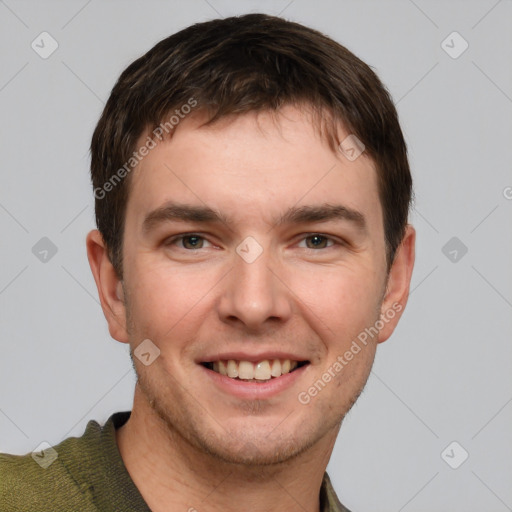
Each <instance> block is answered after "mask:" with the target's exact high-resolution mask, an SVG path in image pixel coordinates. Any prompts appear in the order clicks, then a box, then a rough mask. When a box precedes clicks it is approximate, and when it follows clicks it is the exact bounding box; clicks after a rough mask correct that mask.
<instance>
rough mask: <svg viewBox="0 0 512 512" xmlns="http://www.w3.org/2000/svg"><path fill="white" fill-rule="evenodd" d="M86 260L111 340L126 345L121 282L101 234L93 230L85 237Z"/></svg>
mask: <svg viewBox="0 0 512 512" xmlns="http://www.w3.org/2000/svg"><path fill="white" fill-rule="evenodd" d="M86 246H87V258H88V260H89V265H90V267H91V271H92V274H93V276H94V281H95V282H96V288H97V289H98V296H99V299H100V303H101V308H102V310H103V314H104V315H105V318H106V320H107V323H108V329H109V332H110V335H111V336H112V338H114V339H116V340H117V341H120V342H122V343H128V341H129V338H128V332H127V329H126V309H125V305H124V291H123V286H122V282H121V281H120V280H119V278H118V277H117V273H116V271H115V269H114V267H113V266H112V263H111V262H110V259H109V257H108V250H107V247H106V244H105V242H104V240H103V237H102V236H101V233H100V232H99V231H98V230H97V229H94V230H92V231H91V232H89V234H88V235H87V238H86Z"/></svg>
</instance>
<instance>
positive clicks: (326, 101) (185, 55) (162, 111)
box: [91, 14, 413, 278]
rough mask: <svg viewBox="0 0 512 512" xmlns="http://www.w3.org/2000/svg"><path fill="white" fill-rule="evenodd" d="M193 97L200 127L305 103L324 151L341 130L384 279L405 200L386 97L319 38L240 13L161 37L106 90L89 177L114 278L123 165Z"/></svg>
mask: <svg viewBox="0 0 512 512" xmlns="http://www.w3.org/2000/svg"><path fill="white" fill-rule="evenodd" d="M191 98H194V100H193V101H195V102H197V105H198V107H197V109H198V110H201V111H203V112H206V113H207V114H208V121H207V123H205V124H210V123H214V122H215V121H217V120H218V119H220V118H222V117H225V116H229V115H237V114H243V113H247V112H249V111H262V110H271V111H277V110H278V109H279V108H280V107H281V106H283V105H285V104H286V105H290V104H293V105H306V106H308V107H311V109H312V111H313V113H314V114H315V124H316V125H318V128H319V130H320V132H321V134H322V135H323V136H325V137H326V139H327V141H328V143H329V146H330V147H331V149H333V150H335V149H336V147H337V146H338V145H339V143H340V141H339V140H337V133H338V130H337V127H338V126H339V125H340V123H341V124H342V126H344V127H345V128H346V129H347V130H349V132H350V133H351V134H354V135H355V136H356V137H357V138H358V139H360V140H361V141H362V142H363V143H364V145H365V151H366V152H367V154H368V155H369V156H370V157H371V158H372V160H373V161H374V162H375V165H376V168H377V174H378V187H379V197H380V201H381V205H382V210H383V216H384V235H385V242H386V261H387V268H388V272H389V269H390V268H391V265H392V263H393V260H394V256H395V253H396V250H397V248H398V246H399V245H400V243H401V241H402V239H403V237H404V235H405V229H406V226H407V219H408V213H409V208H410V204H411V202H412V196H413V191H412V178H411V173H410V170H409V163H408V160H407V148H406V144H405V141H404V137H403V134H402V131H401V129H400V125H399V122H398V115H397V112H396V109H395V106H394V104H393V101H392V99H391V97H390V95H389V93H388V92H387V90H386V88H385V87H384V85H383V84H382V83H381V81H380V80H379V78H378V77H377V75H376V74H375V73H374V72H373V71H372V70H371V69H370V67H369V66H368V65H367V64H365V63H364V62H362V61H361V60H360V59H359V58H357V57H356V56H355V55H354V54H353V53H351V52H350V51H349V50H347V49H346V48H345V47H343V46H342V45H340V44H338V43H337V42H335V41H333V40H332V39H330V38H329V37H327V36H325V35H323V34H322V33H320V32H318V31H316V30H313V29H311V28H309V27H305V26H303V25H301V24H299V23H294V22H291V21H287V20H285V19H282V18H279V17H275V16H269V15H266V14H246V15H244V16H234V17H230V18H224V19H215V20H211V21H208V22H204V23H197V24H195V25H192V26H190V27H188V28H185V29H184V30H181V31H180V32H177V33H176V34H173V35H171V36H170V37H167V38H166V39H163V40H162V41H160V42H159V43H157V44H156V45H155V46H154V47H153V48H152V49H151V50H149V51H148V52H147V53H146V54H145V55H143V56H142V57H140V58H138V59H137V60H135V61H134V62H133V63H132V64H130V65H129V66H128V67H127V68H126V69H125V70H124V71H123V73H122V74H121V76H120V77H119V79H118V81H117V82H116V84H115V86H114V88H113V89H112V92H111V95H110V97H109V99H108V101H107V103H106V105H105V108H104V110H103V113H102V115H101V118H100V120H99V122H98V124H97V126H96V129H95V131H94V134H93V137H92V142H91V176H92V182H93V187H94V195H95V209H96V223H97V227H98V230H99V231H100V233H101V234H102V236H103V239H104V241H105V244H106V246H107V248H108V251H109V257H110V260H111V262H112V265H113V266H114V268H115V270H116V272H117V274H118V276H119V277H120V278H122V275H123V260H122V246H123V230H124V219H125V213H126V204H127V199H128V190H129V188H128V187H129V182H130V181H129V176H128V172H129V170H130V169H127V167H126V162H128V161H129V160H130V159H131V158H133V154H134V150H135V149H136V147H135V146H136V144H137V141H138V139H139V138H140V137H141V135H142V134H144V133H145V130H147V129H148V128H150V129H154V128H155V127H157V126H158V125H161V123H162V122H163V120H164V119H166V118H167V117H169V115H170V114H172V112H173V111H175V109H178V108H180V107H181V106H183V105H185V104H187V103H188V104H190V99H191ZM153 133H155V132H153ZM122 169H124V172H121V171H122ZM116 173H117V175H116ZM116 176H117V178H119V179H117V180H116V181H115V182H113V181H112V179H113V178H114V177H116ZM125 176H126V179H122V178H124V177H125ZM109 183H110V185H109V186H108V187H107V186H106V185H107V184H109ZM107 190H108V193H106V191H107ZM100 192H101V193H100Z"/></svg>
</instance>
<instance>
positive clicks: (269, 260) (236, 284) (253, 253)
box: [220, 237, 291, 329]
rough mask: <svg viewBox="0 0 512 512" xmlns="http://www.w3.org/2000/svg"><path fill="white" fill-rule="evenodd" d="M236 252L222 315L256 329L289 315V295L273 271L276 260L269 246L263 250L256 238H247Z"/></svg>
mask: <svg viewBox="0 0 512 512" xmlns="http://www.w3.org/2000/svg"><path fill="white" fill-rule="evenodd" d="M248 238H250V237H248ZM236 252H237V254H234V257H233V271H232V272H231V273H230V274H231V277H230V280H229V284H228V285H227V288H226V289H225V291H224V296H223V297H222V300H221V307H220V314H221V315H222V317H223V319H224V320H226V319H231V320H233V319H234V318H237V319H238V320H240V321H241V322H243V323H244V324H245V325H246V326H247V327H249V328H251V329H257V328H259V327H261V326H263V325H264V324H265V322H266V321H267V320H269V319H273V320H275V319H280V320H285V319H286V318H288V317H289V315H290V312H291V305H290V302H289V297H288V296H287V293H286V287H284V286H283V284H282V283H281V281H280V280H279V279H278V278H277V277H276V276H275V275H274V273H275V270H274V269H273V267H274V266H275V264H273V263H275V262H274V259H273V257H272V254H271V253H270V249H265V250H263V247H261V246H260V245H259V244H258V245H256V244H255V241H254V239H253V240H250V239H249V240H248V239H245V240H244V242H242V243H241V244H240V245H239V246H238V247H237V251H236ZM269 267H270V268H269ZM271 269H272V270H271Z"/></svg>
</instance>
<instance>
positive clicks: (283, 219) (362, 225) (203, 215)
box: [142, 202, 367, 233]
mask: <svg viewBox="0 0 512 512" xmlns="http://www.w3.org/2000/svg"><path fill="white" fill-rule="evenodd" d="M333 220H342V221H348V222H350V223H352V224H353V225H354V226H355V227H356V228H357V229H358V230H359V231H360V232H362V233H367V223H366V218H365V216H364V215H363V214H362V213H361V212H359V211H357V210H354V209H352V208H349V207H347V206H344V205H341V204H320V205H306V206H299V207H291V208H289V209H288V210H287V211H286V212H285V213H284V214H282V215H281V216H279V217H278V218H277V219H275V221H274V222H273V225H274V226H276V227H277V226H282V225H285V224H306V223H314V222H328V221H333ZM167 221H182V222H199V223H223V224H227V225H229V224H230V219H229V218H228V217H226V216H225V215H223V214H222V213H221V212H219V211H217V210H215V209H213V208H210V207H209V206H197V205H189V204H183V203H175V202H168V203H166V204H164V205H163V206H161V207H159V208H156V209H155V210H153V211H151V212H150V213H149V214H148V215H147V216H146V217H145V219H144V221H143V223H142V230H143V232H144V233H148V232H150V231H151V230H153V229H154V228H155V227H156V226H158V225H160V224H163V223H164V222H167Z"/></svg>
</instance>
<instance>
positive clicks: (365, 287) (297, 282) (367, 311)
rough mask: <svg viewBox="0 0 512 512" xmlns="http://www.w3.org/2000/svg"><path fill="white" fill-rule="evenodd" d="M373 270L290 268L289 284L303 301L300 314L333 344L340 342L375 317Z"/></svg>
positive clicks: (376, 299) (349, 338) (353, 334)
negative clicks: (300, 269) (292, 271)
mask: <svg viewBox="0 0 512 512" xmlns="http://www.w3.org/2000/svg"><path fill="white" fill-rule="evenodd" d="M372 276H373V274H372V273H371V272H369V271H367V270H365V269H364V268H359V269H357V270H356V269H350V268H348V267H337V268H330V269H326V268H325V267H319V268H316V269H315V268H312V267H311V268H310V269H308V272H300V271H297V272H294V273H293V278H292V279H293V281H292V283H293V284H292V285H291V286H290V288H291V289H292V290H294V291H295V290H296V295H297V297H298V298H299V299H300V301H299V303H301V304H302V305H303V307H302V310H303V311H302V314H303V315H304V316H305V317H307V318H310V321H311V322H314V323H315V325H317V327H318V328H319V329H321V331H322V332H324V333H325V335H326V337H327V339H329V340H331V343H333V344H344V343H346V342H347V341H350V340H352V339H353V337H356V336H357V335H358V334H359V332H361V331H362V330H364V328H365V327H367V326H368V325H369V324H372V323H373V322H374V321H375V320H376V319H377V318H378V314H379V313H378V311H379V309H378V308H379V301H378V293H377V287H376V283H375V281H374V280H373V277H372Z"/></svg>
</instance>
